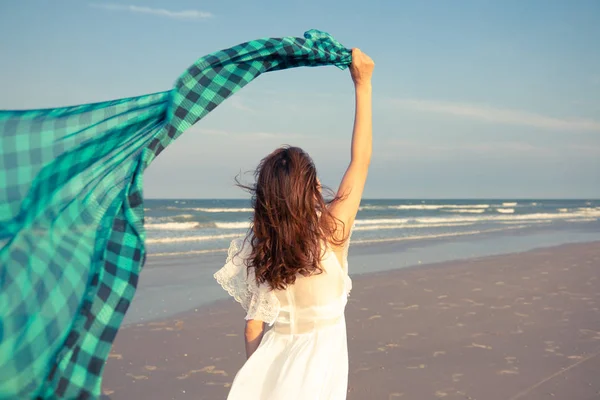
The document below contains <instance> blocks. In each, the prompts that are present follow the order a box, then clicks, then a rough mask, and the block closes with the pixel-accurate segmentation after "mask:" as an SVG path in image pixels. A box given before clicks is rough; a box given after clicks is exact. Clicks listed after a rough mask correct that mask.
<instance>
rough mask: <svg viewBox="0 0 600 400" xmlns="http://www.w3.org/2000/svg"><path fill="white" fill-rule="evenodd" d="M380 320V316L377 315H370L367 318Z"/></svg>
mask: <svg viewBox="0 0 600 400" xmlns="http://www.w3.org/2000/svg"><path fill="white" fill-rule="evenodd" d="M378 318H381V315H379V314H375V315H371V316H370V317H369V318H367V319H368V320H372V319H378Z"/></svg>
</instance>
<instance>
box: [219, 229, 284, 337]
mask: <svg viewBox="0 0 600 400" xmlns="http://www.w3.org/2000/svg"><path fill="white" fill-rule="evenodd" d="M250 252H251V248H250V244H249V243H248V242H247V241H245V240H244V238H237V239H234V240H232V241H231V245H230V246H229V250H228V255H227V260H226V261H225V265H224V266H223V267H222V268H221V269H220V270H219V271H217V272H216V273H215V274H214V278H215V279H216V280H217V282H218V283H219V284H220V285H221V286H222V287H223V289H225V290H226V291H227V293H229V295H230V296H232V297H233V298H234V299H235V300H236V301H237V302H238V303H240V304H241V306H242V308H243V309H244V310H245V311H246V319H247V320H249V319H255V320H259V321H263V322H265V323H267V324H269V325H273V323H274V322H275V320H276V319H277V316H278V315H279V309H280V305H279V300H278V299H277V296H275V293H273V291H272V290H271V289H270V288H269V287H268V285H266V284H261V285H257V284H256V279H255V275H254V268H248V267H247V266H246V260H247V258H248V256H249V254H250Z"/></svg>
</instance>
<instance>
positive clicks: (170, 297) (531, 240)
mask: <svg viewBox="0 0 600 400" xmlns="http://www.w3.org/2000/svg"><path fill="white" fill-rule="evenodd" d="M515 232H516V231H515ZM590 241H600V231H598V230H594V229H582V230H559V231H556V230H553V229H549V230H547V231H539V230H535V231H533V232H526V231H522V232H520V233H519V234H514V233H513V234H510V235H506V234H501V235H499V234H487V235H477V236H468V237H454V238H450V239H447V238H446V239H431V240H424V241H418V242H417V241H404V242H397V241H395V242H387V243H375V244H368V245H365V244H356V245H352V244H351V246H350V255H349V257H350V258H349V260H350V275H351V276H352V277H357V276H360V275H363V274H365V273H367V274H368V273H374V272H380V271H390V270H396V269H404V268H407V267H411V266H423V265H426V264H432V263H439V262H451V261H456V260H467V259H472V258H477V257H484V256H493V255H502V254H512V253H519V252H523V251H528V250H532V249H537V248H543V247H550V246H554V245H561V244H564V243H577V242H579V243H583V242H590ZM225 257H226V253H225V252H218V253H211V254H204V255H202V256H192V257H165V258H160V259H152V258H151V256H150V257H149V260H148V262H147V263H146V266H145V267H144V270H143V271H142V274H141V275H140V282H139V285H138V289H137V292H136V295H135V297H134V299H133V302H132V304H131V306H130V308H129V310H128V312H127V314H126V316H125V319H124V321H123V326H129V325H131V324H136V323H140V322H148V321H154V320H160V319H164V318H166V317H171V316H173V315H176V314H179V313H181V312H185V311H189V310H194V309H197V308H198V307H202V306H205V305H208V304H210V303H212V302H214V301H216V300H219V299H225V298H227V294H226V293H225V292H224V291H223V290H222V289H221V288H220V287H219V286H218V285H217V284H216V283H215V282H214V279H213V277H212V275H213V273H214V272H216V271H217V270H218V269H219V268H220V267H221V266H222V265H223V263H224V261H225Z"/></svg>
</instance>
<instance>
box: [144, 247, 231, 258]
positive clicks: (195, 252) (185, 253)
mask: <svg viewBox="0 0 600 400" xmlns="http://www.w3.org/2000/svg"><path fill="white" fill-rule="evenodd" d="M225 252H227V249H208V250H189V251H173V252H163V253H150V258H152V257H174V256H193V255H198V254H211V253H225Z"/></svg>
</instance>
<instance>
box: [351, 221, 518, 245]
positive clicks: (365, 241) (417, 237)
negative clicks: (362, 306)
mask: <svg viewBox="0 0 600 400" xmlns="http://www.w3.org/2000/svg"><path fill="white" fill-rule="evenodd" d="M527 227H528V226H527V225H519V226H514V227H510V228H494V229H484V230H475V231H466V232H449V233H434V234H431V235H415V236H404V237H394V238H384V239H362V240H353V241H352V243H353V244H369V243H385V242H403V241H408V240H425V239H438V238H444V237H456V236H469V235H479V234H482V233H492V232H502V231H508V230H513V229H523V228H527Z"/></svg>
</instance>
